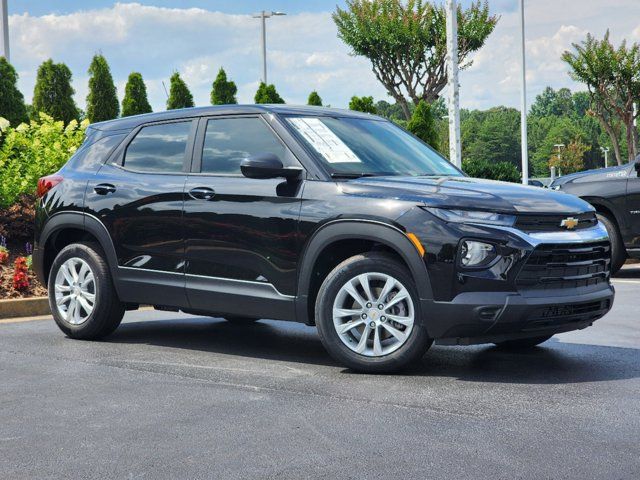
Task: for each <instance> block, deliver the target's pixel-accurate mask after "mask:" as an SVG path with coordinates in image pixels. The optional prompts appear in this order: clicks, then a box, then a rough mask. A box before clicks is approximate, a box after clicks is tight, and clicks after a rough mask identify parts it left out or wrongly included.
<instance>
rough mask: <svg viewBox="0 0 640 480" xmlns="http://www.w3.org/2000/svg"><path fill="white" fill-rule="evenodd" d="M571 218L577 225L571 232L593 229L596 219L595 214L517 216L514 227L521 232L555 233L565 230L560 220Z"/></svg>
mask: <svg viewBox="0 0 640 480" xmlns="http://www.w3.org/2000/svg"><path fill="white" fill-rule="evenodd" d="M567 217H573V218H575V219H576V220H578V225H576V227H575V228H574V229H573V230H580V229H583V228H589V227H593V226H594V225H597V223H598V219H597V218H596V214H595V212H585V213H579V214H574V215H570V214H567V215H539V214H536V215H527V214H524V215H518V218H517V219H516V224H515V227H516V228H517V229H519V230H522V231H523V232H557V231H563V230H566V228H564V227H561V226H560V224H561V223H562V220H564V219H565V218H567Z"/></svg>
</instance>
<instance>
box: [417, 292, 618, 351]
mask: <svg viewBox="0 0 640 480" xmlns="http://www.w3.org/2000/svg"><path fill="white" fill-rule="evenodd" d="M614 295H615V292H614V288H613V286H611V285H607V287H606V288H604V289H600V290H597V291H592V292H589V293H576V294H573V295H562V296H546V297H540V296H528V295H526V294H522V293H514V292H492V293H487V292H468V293H462V294H460V295H458V296H457V297H456V298H454V299H453V301H451V302H437V301H433V300H431V301H429V300H423V303H422V311H423V312H425V316H426V317H427V321H426V324H427V325H429V326H430V327H432V328H428V330H429V335H430V336H431V337H432V338H435V339H436V342H437V343H439V344H449V345H451V344H454V345H470V344H476V343H493V342H498V341H504V340H513V339H518V338H527V337H537V336H544V335H553V334H556V333H561V332H568V331H571V330H579V329H582V328H586V327H588V326H590V325H591V324H592V323H593V322H594V321H596V320H597V319H599V318H601V317H602V316H604V315H605V314H606V313H607V312H608V311H609V310H610V309H611V306H612V305H613V298H614ZM429 318H437V319H438V322H429V321H428V319H429Z"/></svg>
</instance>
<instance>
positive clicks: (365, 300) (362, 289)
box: [333, 272, 415, 357]
mask: <svg viewBox="0 0 640 480" xmlns="http://www.w3.org/2000/svg"><path fill="white" fill-rule="evenodd" d="M414 317H415V309H414V305H413V300H412V298H411V295H410V293H409V291H408V290H407V288H406V287H405V286H404V285H403V284H402V283H401V282H400V281H399V280H398V279H396V278H394V277H392V276H391V275H388V274H385V273H377V272H372V273H363V274H360V275H357V276H355V277H353V278H352V279H350V280H349V281H347V282H346V283H345V284H344V285H343V286H342V287H341V288H340V290H339V291H338V294H337V295H336V298H335V301H334V303H333V325H334V327H335V329H336V332H337V333H338V336H339V337H340V340H342V343H344V344H345V345H346V346H347V347H348V348H349V349H351V350H352V351H354V352H356V353H358V354H360V355H364V356H367V357H382V356H384V355H388V354H390V353H392V352H394V351H396V350H397V349H399V348H400V347H401V346H402V345H404V344H405V342H406V341H407V339H408V338H409V335H410V334H411V331H412V330H413V325H414V320H415V318H414Z"/></svg>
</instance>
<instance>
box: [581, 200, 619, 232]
mask: <svg viewBox="0 0 640 480" xmlns="http://www.w3.org/2000/svg"><path fill="white" fill-rule="evenodd" d="M580 198H582V200H584V201H585V202H588V203H590V204H591V205H592V206H593V208H595V209H596V211H597V210H598V207H599V206H601V207H604V208H606V209H607V210H608V211H609V212H611V214H612V215H613V219H614V220H615V221H616V223H617V224H618V230H619V231H620V232H621V233H622V229H623V228H624V229H626V227H627V224H626V222H625V218H624V216H622V218H621V216H620V214H619V212H618V208H617V207H616V206H615V205H614V204H613V203H612V202H611V201H610V200H609V199H607V198H603V197H590V196H584V197H580Z"/></svg>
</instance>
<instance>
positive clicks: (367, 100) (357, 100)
mask: <svg viewBox="0 0 640 480" xmlns="http://www.w3.org/2000/svg"><path fill="white" fill-rule="evenodd" d="M349 110H356V111H358V112H364V113H372V114H374V115H375V114H376V113H377V112H378V111H377V110H376V105H375V103H373V97H357V96H355V95H354V96H353V97H351V100H349Z"/></svg>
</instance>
